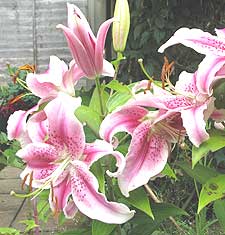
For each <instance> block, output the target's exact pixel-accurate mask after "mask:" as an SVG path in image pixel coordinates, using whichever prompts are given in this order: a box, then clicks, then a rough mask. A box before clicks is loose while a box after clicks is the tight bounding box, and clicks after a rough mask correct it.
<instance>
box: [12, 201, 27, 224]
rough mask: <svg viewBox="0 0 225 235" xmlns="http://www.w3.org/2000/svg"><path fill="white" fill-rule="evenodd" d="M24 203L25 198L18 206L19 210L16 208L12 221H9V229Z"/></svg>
mask: <svg viewBox="0 0 225 235" xmlns="http://www.w3.org/2000/svg"><path fill="white" fill-rule="evenodd" d="M25 201H26V198H24V199H23V201H22V203H21V204H20V206H19V208H18V210H17V212H16V214H15V215H14V217H13V219H12V221H11V222H10V224H9V227H12V225H13V223H14V222H15V220H16V218H17V216H18V215H19V213H20V211H21V210H22V208H23V205H24V203H25Z"/></svg>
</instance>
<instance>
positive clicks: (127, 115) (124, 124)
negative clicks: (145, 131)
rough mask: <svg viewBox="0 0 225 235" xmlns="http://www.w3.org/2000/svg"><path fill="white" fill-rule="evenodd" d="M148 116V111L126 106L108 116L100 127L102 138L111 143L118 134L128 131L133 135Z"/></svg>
mask: <svg viewBox="0 0 225 235" xmlns="http://www.w3.org/2000/svg"><path fill="white" fill-rule="evenodd" d="M147 114H148V110H147V109H144V108H142V107H138V106H125V107H123V108H121V109H119V110H117V111H115V112H113V113H112V114H109V115H108V116H106V118H105V119H104V120H103V122H102V124H101V127H100V131H99V133H100V136H101V137H102V138H103V139H104V140H106V141H108V142H111V141H112V137H113V136H114V135H115V134H116V133H118V132H122V131H126V132H128V133H129V134H131V133H132V132H133V131H134V129H135V128H136V127H137V125H139V124H140V122H141V119H142V118H143V117H144V116H145V115H147Z"/></svg>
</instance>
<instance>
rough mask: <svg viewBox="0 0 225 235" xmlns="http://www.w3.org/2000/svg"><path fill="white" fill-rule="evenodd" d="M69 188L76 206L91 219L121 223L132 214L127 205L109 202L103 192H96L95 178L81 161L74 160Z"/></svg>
mask: <svg viewBox="0 0 225 235" xmlns="http://www.w3.org/2000/svg"><path fill="white" fill-rule="evenodd" d="M71 188H72V197H73V200H74V202H75V204H76V206H77V208H78V209H79V211H80V212H81V213H83V214H84V215H86V216H88V217H89V218H91V219H96V220H100V221H102V222H104V223H109V224H122V223H125V222H127V221H128V220H129V219H131V218H132V217H133V216H134V211H130V210H129V208H128V207H127V206H125V205H124V204H122V203H117V202H109V201H108V200H107V199H106V197H105V195H104V194H102V193H99V192H98V188H99V185H98V181H97V179H96V178H95V176H94V175H93V174H92V173H91V172H90V171H89V170H88V167H87V165H86V164H84V163H82V162H79V161H74V168H73V170H72V171H71Z"/></svg>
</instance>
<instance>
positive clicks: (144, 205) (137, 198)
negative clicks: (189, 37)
mask: <svg viewBox="0 0 225 235" xmlns="http://www.w3.org/2000/svg"><path fill="white" fill-rule="evenodd" d="M125 201H127V202H128V203H129V204H131V205H132V206H134V207H136V208H138V209H139V210H141V211H143V212H144V213H145V214H147V215H148V216H150V217H151V218H153V219H154V214H153V213H152V209H151V206H150V202H149V199H148V196H147V194H146V192H145V191H144V189H143V188H138V189H136V190H134V191H132V192H130V196H129V197H128V198H126V199H125Z"/></svg>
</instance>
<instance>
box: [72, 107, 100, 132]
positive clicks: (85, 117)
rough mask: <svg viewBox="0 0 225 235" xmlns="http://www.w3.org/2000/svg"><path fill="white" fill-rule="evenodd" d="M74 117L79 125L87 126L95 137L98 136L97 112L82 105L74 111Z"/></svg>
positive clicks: (98, 116) (98, 118)
mask: <svg viewBox="0 0 225 235" xmlns="http://www.w3.org/2000/svg"><path fill="white" fill-rule="evenodd" d="M75 115H76V117H77V118H78V119H79V121H80V122H81V123H85V124H87V125H88V127H89V128H90V129H91V130H92V131H93V132H94V134H95V136H96V137H98V136H99V134H98V132H99V127H100V124H101V117H100V114H99V113H98V112H96V111H94V110H93V109H91V108H90V107H87V106H84V105H82V106H80V107H79V108H78V109H76V112H75Z"/></svg>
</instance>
